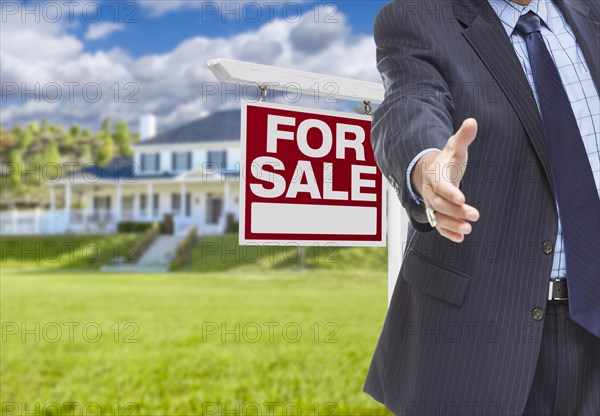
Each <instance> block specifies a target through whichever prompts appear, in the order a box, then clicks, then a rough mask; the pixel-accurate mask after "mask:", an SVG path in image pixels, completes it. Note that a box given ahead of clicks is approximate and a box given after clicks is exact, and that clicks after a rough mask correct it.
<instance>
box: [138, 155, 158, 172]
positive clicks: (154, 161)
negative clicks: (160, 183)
mask: <svg viewBox="0 0 600 416" xmlns="http://www.w3.org/2000/svg"><path fill="white" fill-rule="evenodd" d="M140 170H141V172H142V173H156V172H158V171H160V153H142V157H141V166H140Z"/></svg>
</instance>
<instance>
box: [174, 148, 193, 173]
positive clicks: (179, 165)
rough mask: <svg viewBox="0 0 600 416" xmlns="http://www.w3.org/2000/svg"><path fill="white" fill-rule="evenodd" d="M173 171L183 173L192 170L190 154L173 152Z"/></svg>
mask: <svg viewBox="0 0 600 416" xmlns="http://www.w3.org/2000/svg"><path fill="white" fill-rule="evenodd" d="M172 166H173V171H175V172H184V171H186V170H190V169H191V168H192V152H173V159H172Z"/></svg>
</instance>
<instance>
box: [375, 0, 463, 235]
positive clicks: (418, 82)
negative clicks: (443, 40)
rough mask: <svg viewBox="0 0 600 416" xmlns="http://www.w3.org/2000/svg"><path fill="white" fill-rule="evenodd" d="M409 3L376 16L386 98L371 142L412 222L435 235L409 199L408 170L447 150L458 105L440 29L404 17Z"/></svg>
mask: <svg viewBox="0 0 600 416" xmlns="http://www.w3.org/2000/svg"><path fill="white" fill-rule="evenodd" d="M405 3H406V2H404V1H395V2H393V3H390V4H388V5H386V6H385V7H384V8H383V9H382V10H381V11H380V12H379V14H378V15H377V19H376V22H375V30H374V35H375V43H376V46H377V67H378V69H379V72H380V73H381V76H382V78H383V82H384V85H385V91H386V93H385V99H384V101H383V103H382V104H381V106H380V107H379V108H378V109H377V111H376V112H375V114H374V116H373V129H372V134H371V141H372V145H373V150H374V153H375V159H376V160H377V164H378V165H379V168H380V169H381V171H382V172H383V173H384V174H385V175H386V177H387V178H388V180H389V182H390V183H391V184H392V186H393V187H394V188H395V190H396V192H397V194H398V197H399V198H400V201H401V203H402V205H403V206H404V208H405V209H406V210H407V212H408V215H409V218H410V221H411V224H412V225H413V227H414V228H415V230H417V231H420V232H427V231H431V230H432V229H433V228H431V227H430V226H429V224H428V223H427V217H426V215H425V206H424V204H421V205H419V204H418V203H417V202H415V201H414V200H413V199H412V198H411V197H410V195H409V191H408V187H407V183H406V169H407V167H408V165H409V164H410V162H411V161H412V160H413V159H414V158H415V156H417V155H418V154H419V153H420V152H422V151H423V150H425V149H428V148H438V149H442V148H443V147H444V146H445V145H446V142H447V141H448V139H449V138H450V136H452V134H453V123H452V116H451V114H452V112H453V104H452V98H451V96H450V91H449V88H448V85H447V84H446V82H445V81H444V78H443V74H442V69H441V68H442V63H441V62H440V61H439V60H438V58H436V57H439V56H441V55H442V54H441V53H439V52H438V53H436V50H435V44H436V42H435V39H434V38H435V36H436V35H435V27H432V25H428V24H427V22H423V21H422V20H421V19H419V18H418V17H417V16H415V15H413V16H412V17H408V16H403V15H402V12H401V11H402V8H403V5H404V4H405Z"/></svg>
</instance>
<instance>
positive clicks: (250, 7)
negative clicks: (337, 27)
mask: <svg viewBox="0 0 600 416" xmlns="http://www.w3.org/2000/svg"><path fill="white" fill-rule="evenodd" d="M308 1H309V0H279V1H273V0H237V1H228V0H138V4H139V5H140V7H141V8H142V9H144V10H147V11H148V12H149V13H150V15H151V16H153V17H159V16H162V15H165V14H167V13H171V12H176V11H179V10H198V11H200V12H201V13H202V14H203V16H204V18H206V19H213V18H215V16H226V17H227V21H232V20H233V19H237V18H244V17H248V18H249V19H254V18H255V16H256V13H257V12H258V13H260V14H261V15H262V16H265V17H267V16H271V15H272V14H274V11H275V10H276V9H281V8H285V7H288V6H287V5H289V4H292V3H294V4H292V6H296V5H297V6H298V7H301V6H302V3H307V2H308ZM296 8H297V7H294V8H293V9H296ZM287 12H289V13H291V14H292V13H294V12H295V10H289V9H288V10H287Z"/></svg>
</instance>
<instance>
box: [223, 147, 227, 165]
mask: <svg viewBox="0 0 600 416" xmlns="http://www.w3.org/2000/svg"><path fill="white" fill-rule="evenodd" d="M226 169H227V150H223V170H226Z"/></svg>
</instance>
